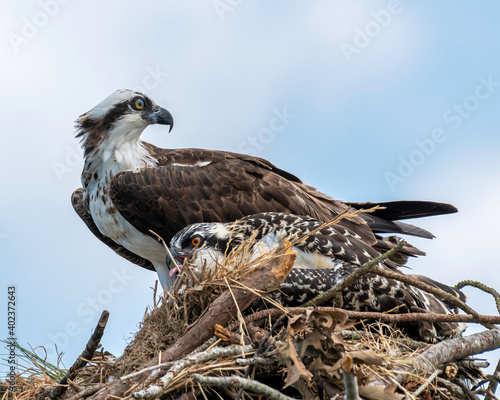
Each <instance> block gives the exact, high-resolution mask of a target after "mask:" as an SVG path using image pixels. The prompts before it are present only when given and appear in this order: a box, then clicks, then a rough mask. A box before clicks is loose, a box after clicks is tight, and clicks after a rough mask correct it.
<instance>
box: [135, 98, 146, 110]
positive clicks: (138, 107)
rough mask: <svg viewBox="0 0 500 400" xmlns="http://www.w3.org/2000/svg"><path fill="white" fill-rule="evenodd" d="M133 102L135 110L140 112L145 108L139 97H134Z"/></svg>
mask: <svg viewBox="0 0 500 400" xmlns="http://www.w3.org/2000/svg"><path fill="white" fill-rule="evenodd" d="M133 102H134V108H135V109H136V110H142V109H143V108H144V107H145V106H146V103H144V100H143V99H141V98H140V97H136V98H135V99H134V100H133Z"/></svg>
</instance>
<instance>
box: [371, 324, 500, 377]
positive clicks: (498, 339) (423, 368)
mask: <svg viewBox="0 0 500 400" xmlns="http://www.w3.org/2000/svg"><path fill="white" fill-rule="evenodd" d="M499 347H500V330H499V329H498V328H495V329H491V330H488V331H485V332H480V333H474V334H472V335H470V336H466V337H463V338H457V339H449V340H445V341H443V342H439V343H437V344H435V345H434V346H432V347H430V348H429V349H427V350H425V351H423V352H422V353H421V354H419V355H417V356H414V357H411V358H410V359H409V360H408V362H409V364H408V365H404V366H400V367H398V368H395V369H393V370H392V378H393V379H394V380H396V381H397V382H399V383H401V382H404V381H405V379H406V378H407V376H408V375H409V374H424V373H430V372H433V371H434V370H435V369H436V368H437V367H438V366H440V365H443V364H447V363H449V362H452V361H453V360H456V359H460V358H464V357H468V356H471V355H473V354H478V353H484V352H486V351H491V350H494V349H497V348H499ZM383 384H385V383H384V381H382V380H374V381H372V382H370V383H369V385H370V386H375V385H383Z"/></svg>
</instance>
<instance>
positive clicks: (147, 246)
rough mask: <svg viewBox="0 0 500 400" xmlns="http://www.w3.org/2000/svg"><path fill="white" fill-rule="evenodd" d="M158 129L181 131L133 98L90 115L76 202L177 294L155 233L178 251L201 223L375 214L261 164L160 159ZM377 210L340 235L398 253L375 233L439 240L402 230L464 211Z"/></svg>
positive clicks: (121, 97) (210, 155)
mask: <svg viewBox="0 0 500 400" xmlns="http://www.w3.org/2000/svg"><path fill="white" fill-rule="evenodd" d="M151 124H164V125H169V126H170V129H172V126H173V119H172V116H171V114H170V113H169V112H168V111H167V110H165V109H163V108H161V107H159V106H158V105H157V104H156V103H155V102H154V101H153V100H151V99H150V98H148V97H147V96H145V95H144V94H142V93H138V92H134V91H130V90H118V91H116V92H114V93H113V94H111V95H110V96H109V97H107V98H106V99H105V100H103V101H102V102H101V103H99V104H98V105H97V106H95V107H94V108H93V109H92V110H90V111H89V112H87V113H85V114H83V115H81V116H80V117H79V118H78V119H77V121H76V127H77V134H76V136H77V137H78V138H80V139H81V144H82V147H83V149H84V156H85V165H84V168H83V172H82V178H81V180H82V186H83V188H80V189H77V190H76V191H75V192H74V193H73V196H72V203H73V207H74V208H75V210H76V212H77V213H78V215H79V216H80V217H81V218H82V219H83V221H84V222H85V223H86V225H87V226H88V227H89V228H90V230H91V231H92V232H93V233H94V235H96V236H97V237H98V238H99V239H100V240H101V241H103V242H104V243H106V244H107V245H108V246H109V247H111V248H112V249H113V250H114V251H115V252H117V253H118V254H119V255H121V256H122V257H125V258H126V259H127V260H129V261H131V262H133V263H135V264H137V265H139V266H141V267H144V268H147V269H150V270H152V269H155V270H156V271H157V273H158V276H159V278H160V282H161V284H162V286H165V285H166V287H167V289H168V288H169V287H170V285H171V283H172V280H171V278H170V277H169V275H168V267H167V265H166V263H165V254H166V253H165V249H164V247H163V246H162V244H161V243H159V242H158V240H157V239H156V237H154V236H153V235H152V234H151V233H150V232H149V230H152V231H154V232H156V233H157V234H159V235H160V236H161V237H163V239H164V240H165V241H166V242H167V243H168V242H169V241H170V239H171V238H172V237H173V236H174V234H175V233H176V232H177V231H179V230H180V229H182V228H184V227H185V226H187V225H189V224H192V223H196V222H229V221H234V220H236V219H238V218H241V217H244V216H245V215H250V214H256V213H259V212H265V211H275V212H285V213H292V214H297V215H309V216H312V217H314V218H316V219H318V220H320V221H328V220H331V219H332V218H334V217H336V216H337V215H339V214H341V213H343V212H344V211H346V210H347V209H348V208H349V207H354V208H362V207H369V206H372V205H373V204H372V203H344V202H340V201H337V200H333V199H332V198H330V197H328V196H327V195H325V194H323V193H320V192H318V191H317V190H316V189H314V188H313V187H311V186H308V185H305V184H304V183H302V181H301V180H300V179H298V178H297V177H296V176H294V175H292V174H290V173H288V172H286V171H283V170H281V169H279V168H277V167H275V166H274V165H273V164H271V163H270V162H268V161H266V160H263V159H261V158H258V157H252V156H248V155H243V154H237V153H230V152H225V151H213V150H202V149H176V150H170V149H160V148H158V147H155V146H153V145H152V144H149V143H146V142H143V141H141V140H140V136H141V134H142V132H143V131H144V129H145V128H146V127H147V126H148V125H151ZM377 204H380V205H382V206H385V207H386V208H385V209H384V210H379V211H377V212H375V213H372V214H370V215H368V214H367V215H364V214H363V215H362V216H359V217H358V216H356V217H352V218H349V219H344V220H342V221H341V222H340V225H341V226H343V227H346V228H349V229H350V230H351V231H352V232H353V233H355V234H357V235H359V236H360V238H361V240H362V241H364V242H365V243H367V244H368V245H370V246H372V245H374V246H380V247H381V248H387V247H390V246H391V244H390V243H389V242H387V241H384V240H382V238H380V237H378V236H376V235H375V234H374V233H377V232H395V233H406V234H410V235H416V236H422V237H428V238H432V237H433V236H432V234H430V233H429V232H427V231H425V230H423V229H420V228H417V227H415V226H412V225H408V224H405V223H402V222H399V221H395V220H398V219H406V218H416V217H423V216H429V215H438V214H446V213H451V212H456V211H457V210H456V208H454V207H453V206H451V205H448V204H442V203H433V202H392V203H377ZM415 251H416V250H415ZM409 254H413V252H409ZM420 254H421V253H420Z"/></svg>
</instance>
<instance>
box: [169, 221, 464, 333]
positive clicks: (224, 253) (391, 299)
mask: <svg viewBox="0 0 500 400" xmlns="http://www.w3.org/2000/svg"><path fill="white" fill-rule="evenodd" d="M323 225H324V223H323V222H320V221H317V220H315V219H314V218H310V217H301V216H297V215H290V214H283V213H261V214H256V215H250V216H246V217H244V218H241V219H240V220H238V221H236V222H232V223H198V224H193V225H190V226H188V227H186V228H184V229H182V230H181V231H180V232H178V233H177V234H176V235H175V236H174V237H173V238H172V241H171V243H170V251H171V253H172V256H173V257H175V258H176V259H177V261H178V262H180V265H179V267H178V268H179V269H181V268H182V266H183V264H184V263H189V265H190V267H191V268H192V270H193V272H194V273H195V275H197V276H198V277H199V278H204V277H208V276H209V275H210V274H214V273H217V272H218V271H219V269H220V270H221V271H223V272H222V273H223V274H224V273H225V271H227V268H232V267H234V266H235V264H236V265H238V264H239V263H240V261H241V260H239V259H238V257H239V258H241V257H243V253H244V260H245V261H249V260H253V259H255V258H257V257H259V256H262V255H264V254H266V253H269V252H270V251H272V249H274V248H276V247H277V246H278V245H279V244H280V243H281V242H282V241H283V240H284V239H285V238H288V239H290V238H291V241H292V243H295V245H294V246H293V250H295V251H296V252H297V259H296V265H295V266H294V268H292V272H291V273H290V275H289V276H288V278H287V280H286V281H285V282H284V283H283V284H282V285H281V286H280V290H279V292H277V293H275V297H277V298H279V299H280V300H281V301H282V302H283V303H284V304H285V305H299V304H301V303H304V302H305V301H307V300H310V299H312V298H313V297H315V296H316V295H318V294H320V293H322V292H325V291H326V290H328V289H329V288H331V287H333V286H334V285H335V284H336V283H337V282H338V281H339V280H341V279H343V278H344V277H346V276H347V275H349V274H350V273H351V272H353V271H355V270H356V269H357V268H359V267H360V265H361V264H363V263H366V262H368V261H370V260H372V259H374V258H376V257H378V256H379V255H380V253H379V252H378V251H376V250H375V249H374V248H373V247H372V246H369V245H367V244H366V242H364V241H363V240H362V239H361V237H360V236H359V235H357V234H356V233H354V232H352V231H351V230H350V229H348V228H345V227H341V226H339V225H331V226H327V227H322V226H323ZM243 243H246V245H247V246H248V244H249V243H250V248H246V251H245V252H237V249H238V248H239V247H240V246H241V245H242V244H243ZM235 254H238V255H240V254H241V256H236V257H235V256H234V255H235ZM229 255H232V257H231V258H230V260H231V262H232V264H231V265H227V257H228V256H229ZM225 257H226V258H225ZM224 260H226V261H225V262H224ZM245 261H243V264H244V262H245ZM379 266H380V267H382V268H388V269H396V270H397V266H396V265H395V264H394V262H392V261H391V260H387V259H386V260H385V261H384V262H383V263H380V264H379ZM224 268H225V269H224ZM398 272H400V273H401V271H399V270H398ZM413 277H415V278H417V279H419V280H421V281H424V282H425V283H427V284H430V285H433V286H435V287H439V288H441V289H444V290H446V291H447V292H449V293H451V294H453V295H455V296H457V297H459V298H461V299H462V300H463V299H464V295H463V293H461V292H459V291H456V290H455V289H453V288H451V287H448V286H446V285H443V284H440V283H438V282H435V281H433V280H432V279H430V278H427V277H424V276H415V275H414V276H413ZM342 298H343V307H344V308H346V309H350V310H357V311H377V312H390V311H393V312H397V313H405V312H406V313H408V312H412V308H414V307H418V308H421V309H425V310H428V311H430V312H434V313H439V314H449V313H450V312H451V311H450V308H449V307H448V305H447V304H446V303H444V302H442V301H441V300H439V299H438V298H436V297H435V296H434V295H432V294H429V293H426V292H424V291H422V290H420V289H417V288H415V287H412V286H409V285H406V284H404V283H402V282H399V281H396V280H393V279H387V278H385V277H381V276H379V275H375V274H366V275H364V276H362V277H361V278H360V279H359V280H358V281H356V282H355V283H354V284H352V285H351V286H349V287H348V288H346V289H345V290H344V291H343V293H342ZM402 327H403V328H404V329H405V330H406V332H407V333H408V334H409V335H411V336H413V337H416V338H420V339H423V340H426V341H431V342H434V341H436V339H437V338H444V337H454V336H458V335H459V334H460V333H461V332H462V331H463V330H464V329H465V325H464V324H462V323H434V324H433V323H428V322H418V323H416V322H414V323H406V324H405V325H403V326H402Z"/></svg>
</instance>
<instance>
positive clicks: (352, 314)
mask: <svg viewBox="0 0 500 400" xmlns="http://www.w3.org/2000/svg"><path fill="white" fill-rule="evenodd" d="M314 309H315V310H317V311H326V312H331V311H342V312H345V313H346V314H347V316H348V317H349V318H351V319H370V320H379V321H382V322H390V323H401V322H410V321H425V322H475V323H479V324H482V323H485V324H500V316H499V315H480V314H477V316H474V315H469V314H434V313H432V312H430V313H402V314H384V313H379V312H372V311H351V310H345V309H343V308H337V307H315V308H314ZM308 310H311V307H290V308H287V312H288V313H303V312H306V311H308ZM282 314H283V311H282V310H279V309H275V308H270V309H268V310H262V311H259V312H257V313H255V314H252V315H250V316H249V317H247V318H245V322H246V323H247V324H248V323H249V322H253V321H256V320H258V319H262V318H267V317H269V316H271V317H274V318H276V317H278V316H280V315H282Z"/></svg>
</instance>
